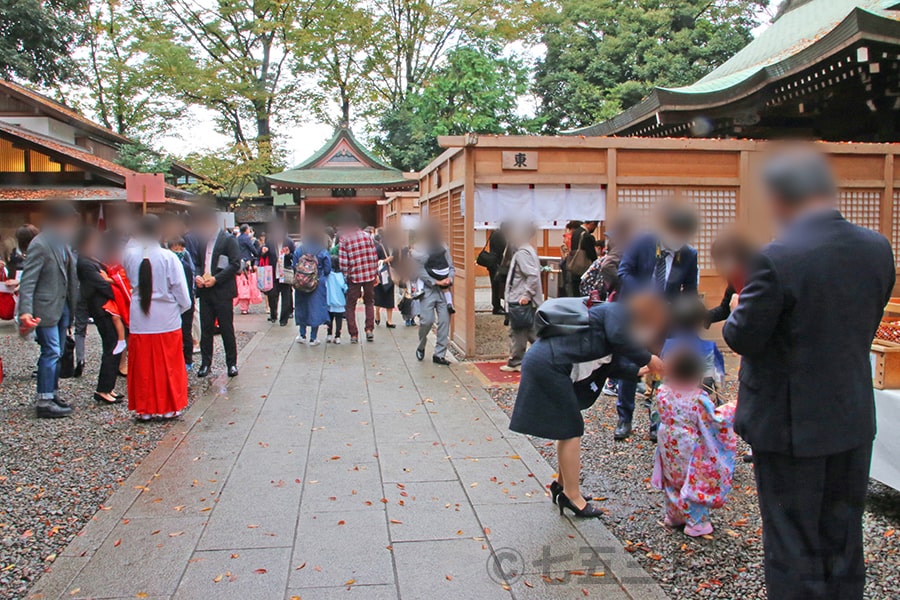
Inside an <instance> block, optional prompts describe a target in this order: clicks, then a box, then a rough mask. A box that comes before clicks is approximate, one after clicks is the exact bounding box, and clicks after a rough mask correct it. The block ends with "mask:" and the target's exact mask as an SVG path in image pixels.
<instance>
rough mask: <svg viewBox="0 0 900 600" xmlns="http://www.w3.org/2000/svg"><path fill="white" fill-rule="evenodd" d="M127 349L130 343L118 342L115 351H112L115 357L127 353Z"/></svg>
mask: <svg viewBox="0 0 900 600" xmlns="http://www.w3.org/2000/svg"><path fill="white" fill-rule="evenodd" d="M127 347H128V343H127V342H126V341H125V340H119V341H118V342H116V347H115V348H113V351H112V353H113V356H115V355H117V354H122V353H123V352H125V348H127Z"/></svg>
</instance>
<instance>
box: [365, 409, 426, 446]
mask: <svg viewBox="0 0 900 600" xmlns="http://www.w3.org/2000/svg"><path fill="white" fill-rule="evenodd" d="M375 439H376V441H377V442H378V445H379V447H380V446H381V444H392V443H401V442H437V441H439V438H438V434H437V432H436V431H435V430H434V426H433V425H432V424H431V419H430V418H429V417H428V414H427V413H426V412H425V411H421V412H410V413H401V414H399V415H398V416H394V417H392V418H391V419H384V420H379V421H378V422H377V423H376V424H375Z"/></svg>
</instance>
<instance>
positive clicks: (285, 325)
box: [278, 321, 287, 327]
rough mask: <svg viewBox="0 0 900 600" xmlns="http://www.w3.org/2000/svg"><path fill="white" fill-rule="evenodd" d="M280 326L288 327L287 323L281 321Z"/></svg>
mask: <svg viewBox="0 0 900 600" xmlns="http://www.w3.org/2000/svg"><path fill="white" fill-rule="evenodd" d="M278 324H279V325H281V326H282V327H287V321H281V322H280V323H278Z"/></svg>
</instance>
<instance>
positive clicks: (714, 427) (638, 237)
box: [506, 151, 895, 600]
mask: <svg viewBox="0 0 900 600" xmlns="http://www.w3.org/2000/svg"><path fill="white" fill-rule="evenodd" d="M762 184H763V185H762V188H763V189H765V190H766V192H767V195H768V199H769V205H770V207H771V210H772V214H773V217H774V219H773V222H774V225H775V229H776V231H777V235H776V238H775V240H774V241H773V242H771V243H770V244H768V245H767V246H765V247H764V248H761V249H756V248H754V247H753V245H752V244H751V243H750V242H749V241H748V240H747V239H745V238H744V237H742V236H741V235H739V234H738V233H736V232H733V231H729V232H724V233H723V234H722V235H721V236H720V238H719V239H718V240H716V242H715V244H714V245H713V246H712V249H711V250H712V259H713V261H714V263H715V265H716V267H717V269H718V271H719V273H720V274H721V276H722V277H723V278H724V282H723V283H724V284H725V288H726V291H725V295H724V297H723V299H722V301H721V303H719V304H718V305H715V306H714V307H713V308H712V309H710V310H707V309H706V307H705V305H704V304H703V302H702V301H701V299H700V297H699V294H698V279H699V278H698V255H697V251H696V250H695V249H694V248H693V247H692V246H690V245H689V241H690V238H691V237H692V235H693V234H694V232H695V231H696V228H697V217H696V215H695V213H694V211H693V209H692V208H691V207H689V206H685V205H681V204H678V203H674V202H671V203H663V204H662V205H661V207H660V211H659V218H658V222H657V224H656V227H655V228H654V229H653V231H651V232H643V231H638V230H636V229H635V228H634V227H633V226H632V225H633V223H630V222H627V221H623V222H620V223H617V224H616V225H615V226H613V227H612V228H610V229H609V230H607V235H608V236H609V237H608V244H607V246H606V248H605V256H604V252H603V251H602V250H603V246H602V245H598V244H596V243H595V242H594V241H593V240H588V241H585V240H587V239H588V237H589V236H591V234H592V233H593V232H594V231H595V228H594V227H593V224H584V225H582V224H578V225H577V226H576V227H574V228H573V229H574V232H573V234H572V236H571V245H570V246H569V248H572V249H573V252H572V253H570V254H569V255H568V257H567V258H566V257H564V260H563V262H564V263H565V265H566V269H567V271H568V272H567V277H568V279H567V280H566V286H567V288H568V291H569V292H570V293H571V294H572V295H574V296H575V297H573V298H562V299H554V300H551V301H548V302H546V303H544V304H543V305H542V306H540V308H539V309H538V308H536V306H534V305H537V304H538V303H539V299H538V298H539V297H540V295H538V297H537V298H535V297H534V296H531V292H530V291H518V290H516V286H514V285H511V281H512V271H511V272H510V275H509V277H508V279H507V285H506V293H507V299H506V300H507V312H508V314H509V317H508V318H509V321H510V325H511V327H513V328H514V327H515V325H514V322H516V321H517V319H516V318H514V314H513V309H514V308H515V307H516V306H517V305H518V302H519V301H520V300H527V301H528V303H529V304H532V305H533V306H532V308H533V309H535V310H537V315H536V318H534V321H533V322H532V324H531V325H530V327H531V329H532V330H533V331H532V332H531V333H529V335H530V336H532V337H533V338H534V340H535V341H534V343H533V345H531V347H530V348H529V349H528V351H527V352H526V353H525V354H524V358H521V359H520V358H519V356H520V353H521V346H522V341H523V339H524V335H525V334H523V333H517V334H516V335H515V336H514V335H513V334H512V333H511V342H510V347H511V351H510V359H509V363H508V365H507V366H508V367H509V368H516V369H520V370H521V372H522V376H521V383H520V386H519V389H518V394H517V397H516V401H515V405H514V409H513V413H512V417H511V421H510V428H511V429H512V430H513V431H516V432H519V433H525V434H529V435H533V436H537V437H541V438H546V439H551V440H556V441H557V457H558V462H559V468H558V473H559V474H558V479H557V480H556V481H554V482H553V483H552V485H551V487H550V491H551V497H552V500H553V502H554V503H555V504H557V506H558V508H559V511H560V513H563V512H564V511H565V510H569V511H571V512H572V513H574V514H575V515H576V516H579V517H594V516H598V515H599V514H600V512H601V511H600V509H599V508H597V507H596V506H594V505H593V504H592V503H591V502H590V495H583V493H582V490H581V488H580V471H581V461H580V451H581V437H582V435H583V433H584V420H583V418H582V415H581V411H583V410H585V409H586V408H589V407H590V406H592V405H593V404H594V403H595V402H596V401H597V400H598V398H599V397H601V396H602V395H603V393H604V392H605V391H606V393H612V394H614V395H616V397H617V410H618V414H619V421H618V424H617V427H616V429H615V433H614V435H615V438H616V439H617V440H621V439H625V438H627V437H628V436H630V435H631V433H632V432H631V419H632V416H633V412H634V400H635V390H636V387H637V383H638V381H640V380H641V379H646V380H648V381H647V382H646V383H647V385H646V387H647V388H648V391H647V394H646V398H647V400H648V402H649V403H650V405H649V407H648V408H649V416H650V419H649V420H650V432H649V436H650V439H652V440H653V441H656V442H657V446H656V452H655V460H654V463H653V464H652V465H647V466H646V468H647V475H648V477H649V481H650V482H651V483H652V484H653V485H654V486H655V487H656V488H658V489H659V490H660V491H661V493H662V500H663V505H664V513H663V515H662V516H663V521H664V524H665V526H666V527H670V528H683V531H684V533H685V534H686V535H688V536H693V537H696V536H707V535H709V534H711V533H712V532H713V525H712V520H711V518H710V509H715V508H718V507H721V506H722V505H723V504H724V503H725V502H726V501H727V498H728V493H729V490H730V488H731V482H732V475H733V471H734V468H735V451H736V440H737V435H740V436H741V437H742V438H743V439H744V440H745V441H746V442H747V443H748V444H749V446H750V448H751V450H752V455H751V459H750V460H752V462H753V466H754V474H755V476H756V482H757V491H758V499H759V505H760V512H761V514H762V521H763V544H764V550H765V555H764V564H765V576H766V586H767V590H768V596H769V597H770V598H778V599H779V600H781V599H798V600H799V599H804V600H806V599H820V600H826V599H829V600H830V599H837V598H840V599H861V598H862V597H863V589H864V584H865V560H864V553H863V545H862V539H863V536H862V517H863V509H864V505H865V497H866V489H867V485H868V474H869V463H870V460H871V455H872V442H873V439H874V435H875V416H874V398H873V391H872V380H871V370H870V365H869V348H870V345H871V342H872V338H873V336H874V335H875V332H876V330H877V328H878V325H879V323H880V321H881V317H882V314H883V311H884V307H885V305H886V303H887V302H888V301H889V299H890V296H891V293H892V291H893V288H894V284H895V264H894V258H893V253H892V250H891V245H890V243H889V241H888V240H887V239H885V238H884V237H883V236H881V235H880V234H878V233H876V232H873V231H871V230H868V229H865V228H863V227H860V226H857V225H854V224H852V223H850V222H849V221H847V220H845V219H844V218H843V216H842V215H841V213H840V211H839V210H838V208H837V190H836V187H835V183H834V179H833V177H832V174H831V172H830V170H829V167H828V164H827V162H826V161H825V159H824V158H823V157H821V156H819V155H817V154H814V153H809V152H805V151H789V152H786V153H784V154H781V155H778V156H776V157H774V158H772V159H771V162H770V163H769V165H768V167H767V168H766V169H765V172H764V174H763V177H762ZM579 228H580V230H579ZM523 247H525V248H526V250H525V254H523V255H522V263H523V265H529V264H530V261H531V257H528V256H527V255H528V254H530V252H531V250H530V249H528V248H527V244H526V245H524V246H523ZM589 247H591V248H593V249H597V248H598V247H599V248H601V252H599V253H598V255H597V257H596V258H595V259H594V260H593V261H592V262H591V263H590V264H589V265H588V266H586V267H585V266H584V264H585V261H582V262H579V261H578V260H576V257H575V256H574V254H575V253H584V254H585V255H587V254H588V253H587V248H589ZM564 250H566V249H564ZM507 254H508V252H507ZM515 256H517V257H518V256H519V254H518V251H517V252H516V254H515ZM570 259H571V260H570ZM531 271H532V268H531V267H530V266H528V267H522V268H521V272H522V273H523V279H524V278H525V277H527V275H526V273H529V272H531ZM835 278H838V279H839V280H842V281H853V282H855V283H854V285H852V286H842V285H834V284H833V282H834V281H835ZM576 282H577V284H578V292H577V293H576V291H575V290H576V286H575V283H576ZM511 292H512V293H511ZM721 321H724V328H723V335H724V339H725V342H726V343H727V344H728V346H729V347H730V348H731V349H732V350H733V351H734V352H735V353H736V354H737V355H739V357H740V359H741V369H740V376H739V380H740V386H739V392H738V395H737V397H736V398H728V397H727V394H724V392H723V388H722V376H723V374H724V361H723V359H722V356H721V354H720V353H719V351H718V348H717V346H716V344H715V343H714V342H712V341H710V340H705V339H703V330H704V328H707V327H709V325H710V324H711V323H713V322H721ZM522 326H523V327H524V326H525V325H522ZM529 339H530V338H529ZM520 360H521V363H520V364H519V361H520ZM604 383H606V385H607V386H608V387H606V388H604ZM610 388H611V389H612V390H614V391H611V392H609V391H607V390H610Z"/></svg>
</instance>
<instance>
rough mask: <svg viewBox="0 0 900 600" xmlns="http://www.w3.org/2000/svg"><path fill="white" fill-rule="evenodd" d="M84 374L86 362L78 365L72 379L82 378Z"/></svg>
mask: <svg viewBox="0 0 900 600" xmlns="http://www.w3.org/2000/svg"><path fill="white" fill-rule="evenodd" d="M82 373H84V361H81V362H80V363H76V365H75V370H74V371H73V372H72V377H81V375H82Z"/></svg>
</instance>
